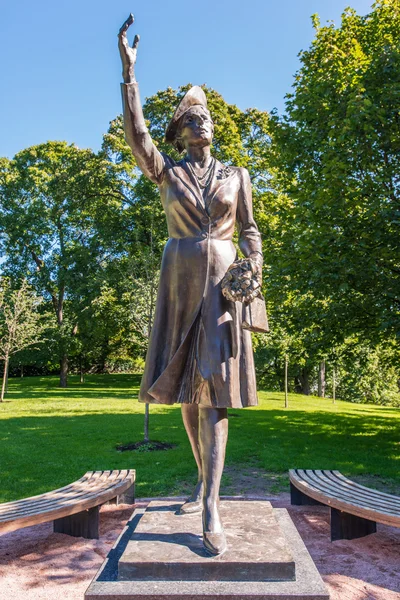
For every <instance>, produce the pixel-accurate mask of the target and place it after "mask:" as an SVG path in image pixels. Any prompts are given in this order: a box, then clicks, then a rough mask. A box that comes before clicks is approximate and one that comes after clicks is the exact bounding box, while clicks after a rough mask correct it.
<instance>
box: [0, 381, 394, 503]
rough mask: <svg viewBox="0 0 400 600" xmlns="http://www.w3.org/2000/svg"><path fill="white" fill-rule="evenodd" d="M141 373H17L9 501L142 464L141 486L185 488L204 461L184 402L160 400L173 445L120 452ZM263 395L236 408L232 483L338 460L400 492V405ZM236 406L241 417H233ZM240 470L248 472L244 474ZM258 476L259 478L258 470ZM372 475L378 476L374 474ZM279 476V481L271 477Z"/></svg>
mask: <svg viewBox="0 0 400 600" xmlns="http://www.w3.org/2000/svg"><path fill="white" fill-rule="evenodd" d="M139 382H140V377H139V376H137V375H93V376H89V377H88V378H87V381H86V383H84V384H80V383H79V382H78V378H77V377H71V378H70V386H69V388H68V389H66V390H63V389H60V388H58V387H57V385H58V379H57V378H56V377H32V378H24V379H22V380H21V379H11V380H10V383H9V393H8V395H7V396H6V402H4V403H3V404H0V469H1V470H0V473H1V475H0V477H1V480H0V502H5V501H9V500H15V499H18V498H22V497H25V496H30V495H34V494H39V493H42V492H44V491H47V490H51V489H54V488H57V487H60V486H62V485H66V484H68V483H70V482H71V481H73V480H75V479H78V478H79V477H81V476H82V475H83V474H84V473H85V472H86V471H88V470H92V469H94V470H96V469H118V468H122V469H124V468H135V469H136V476H137V495H138V496H139V497H144V496H160V495H169V494H180V493H185V492H186V491H188V490H189V489H190V486H191V485H192V484H194V482H195V465H194V461H193V459H192V456H191V451H190V446H189V442H188V440H187V438H186V434H185V432H184V429H183V425H182V422H181V415H180V408H179V406H172V407H164V406H151V408H150V412H151V414H150V431H151V439H154V440H159V441H163V442H171V443H175V444H177V445H176V447H175V448H173V449H172V450H168V451H156V452H137V451H134V452H131V451H128V452H122V453H121V452H118V451H117V450H116V449H115V447H116V446H117V445H119V444H127V443H129V442H135V441H139V440H140V439H142V436H143V411H144V405H143V404H139V403H138V402H137V393H138V386H139ZM259 396H260V405H259V406H258V407H254V408H249V409H245V410H231V411H230V414H231V415H232V418H231V419H230V421H229V441H228V449H227V459H226V464H227V474H226V475H225V477H224V480H223V491H225V492H226V493H235V492H236V493H241V492H242V491H243V489H242V485H243V481H242V479H243V478H246V476H247V475H249V477H250V479H248V480H247V488H246V490H245V491H250V490H249V481H250V488H251V486H252V483H251V482H253V484H254V486H255V487H256V488H257V492H258V493H259V492H260V490H261V489H262V488H263V487H264V486H265V493H270V492H271V491H272V492H274V491H279V490H281V489H288V483H287V470H288V469H289V468H293V467H297V468H316V469H317V468H318V469H339V470H340V471H342V472H343V473H345V474H346V475H349V476H356V477H357V476H358V477H360V478H361V479H360V480H362V476H363V477H364V480H366V481H369V483H370V484H371V485H372V486H374V483H376V486H375V487H381V488H382V487H383V489H387V490H388V491H391V492H394V493H399V492H400V473H399V466H400V452H399V446H400V441H399V421H400V410H398V409H394V408H385V407H377V406H373V405H360V404H351V403H346V402H340V401H339V402H337V403H336V404H332V400H330V399H321V398H315V397H307V396H300V395H289V408H288V409H285V408H284V407H283V404H284V402H283V394H280V393H275V392H263V391H261V392H260V393H259ZM234 415H235V417H234ZM238 474H240V475H241V476H242V477H238ZM251 477H252V478H253V479H251ZM371 481H372V483H371ZM271 482H272V486H271Z"/></svg>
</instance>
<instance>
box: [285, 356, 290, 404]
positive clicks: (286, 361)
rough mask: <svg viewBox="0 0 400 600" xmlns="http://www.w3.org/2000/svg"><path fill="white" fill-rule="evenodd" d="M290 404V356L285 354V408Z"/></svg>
mask: <svg viewBox="0 0 400 600" xmlns="http://www.w3.org/2000/svg"><path fill="white" fill-rule="evenodd" d="M288 406H289V404H288V357H287V356H285V408H287V407H288Z"/></svg>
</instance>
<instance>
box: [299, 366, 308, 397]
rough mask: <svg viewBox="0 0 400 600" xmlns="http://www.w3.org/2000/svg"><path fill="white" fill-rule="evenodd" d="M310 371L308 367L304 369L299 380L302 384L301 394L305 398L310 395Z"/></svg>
mask: <svg viewBox="0 0 400 600" xmlns="http://www.w3.org/2000/svg"><path fill="white" fill-rule="evenodd" d="M309 375H310V373H309V371H308V369H307V367H303V368H302V370H301V373H300V375H299V380H300V384H301V393H302V394H304V395H305V396H309V395H310V380H309Z"/></svg>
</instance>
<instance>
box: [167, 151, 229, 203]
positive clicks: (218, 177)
mask: <svg viewBox="0 0 400 600" xmlns="http://www.w3.org/2000/svg"><path fill="white" fill-rule="evenodd" d="M173 172H174V174H175V176H176V177H177V178H178V179H179V180H180V182H181V183H182V184H183V185H184V186H185V188H186V189H187V190H188V191H189V192H190V195H191V197H192V198H193V200H194V203H195V204H196V206H198V208H199V209H200V210H201V211H202V212H203V213H205V214H207V215H208V214H209V213H210V207H211V203H212V201H213V199H214V197H215V195H216V194H217V192H218V191H219V190H220V189H221V187H223V186H224V185H225V184H226V183H227V181H228V180H229V179H230V177H231V176H232V173H233V169H231V168H230V167H227V166H226V165H224V164H222V163H221V162H219V161H218V160H216V161H215V168H214V172H213V176H212V179H211V181H210V185H209V188H208V190H207V195H206V197H205V198H204V197H203V191H202V189H201V188H200V186H199V182H198V180H197V178H196V177H195V176H194V175H193V173H192V172H191V170H190V168H189V167H188V165H187V163H186V161H185V159H183V160H181V161H180V162H179V163H176V164H175V166H174V167H173Z"/></svg>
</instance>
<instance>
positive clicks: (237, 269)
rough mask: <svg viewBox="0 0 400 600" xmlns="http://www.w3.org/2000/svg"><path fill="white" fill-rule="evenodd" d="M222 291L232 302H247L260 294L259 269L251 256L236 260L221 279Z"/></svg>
mask: <svg viewBox="0 0 400 600" xmlns="http://www.w3.org/2000/svg"><path fill="white" fill-rule="evenodd" d="M221 289H222V293H223V295H224V296H225V298H227V299H228V300H231V301H232V302H243V303H245V304H249V303H250V302H253V300H254V299H255V298H257V296H259V295H260V294H261V271H260V268H259V265H258V264H257V263H256V261H254V260H252V259H251V258H243V259H240V260H236V261H235V262H234V263H232V264H231V266H230V267H229V269H228V270H227V272H226V274H225V276H224V278H223V279H222V281H221Z"/></svg>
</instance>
